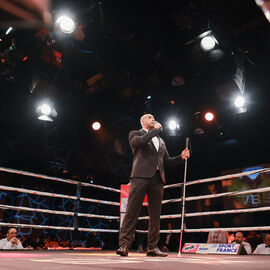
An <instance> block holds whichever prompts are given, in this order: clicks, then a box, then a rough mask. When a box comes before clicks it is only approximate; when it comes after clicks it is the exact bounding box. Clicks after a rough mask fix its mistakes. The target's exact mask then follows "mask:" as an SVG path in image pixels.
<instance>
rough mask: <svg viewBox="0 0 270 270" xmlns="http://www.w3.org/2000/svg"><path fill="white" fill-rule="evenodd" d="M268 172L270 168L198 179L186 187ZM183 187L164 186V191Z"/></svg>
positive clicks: (180, 184)
mask: <svg viewBox="0 0 270 270" xmlns="http://www.w3.org/2000/svg"><path fill="white" fill-rule="evenodd" d="M266 172H270V168H264V169H259V170H253V171H248V172H241V173H235V174H228V175H223V176H217V177H211V178H205V179H198V180H195V181H189V182H187V183H186V186H190V185H194V184H202V183H208V182H214V181H219V180H226V179H232V178H238V177H241V176H246V175H251V174H254V173H266ZM182 185H183V183H177V184H172V185H166V186H164V189H167V188H174V187H180V186H182Z"/></svg>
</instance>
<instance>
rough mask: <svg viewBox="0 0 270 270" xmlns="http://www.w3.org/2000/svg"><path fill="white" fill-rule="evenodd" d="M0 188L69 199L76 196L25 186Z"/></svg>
mask: <svg viewBox="0 0 270 270" xmlns="http://www.w3.org/2000/svg"><path fill="white" fill-rule="evenodd" d="M0 189H2V190H9V191H16V192H21V193H28V194H34V195H42V196H47V197H55V198H64V199H71V200H76V199H77V197H76V196H70V195H63V194H56V193H50V192H44V191H37V190H31V189H25V188H14V187H6V186H0Z"/></svg>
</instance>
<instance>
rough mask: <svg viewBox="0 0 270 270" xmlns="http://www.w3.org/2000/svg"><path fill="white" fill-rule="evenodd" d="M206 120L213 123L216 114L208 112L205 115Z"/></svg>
mask: <svg viewBox="0 0 270 270" xmlns="http://www.w3.org/2000/svg"><path fill="white" fill-rule="evenodd" d="M204 118H205V120H206V121H209V122H210V121H212V120H213V119H214V118H215V116H214V114H213V113H211V112H207V113H206V114H205V115H204Z"/></svg>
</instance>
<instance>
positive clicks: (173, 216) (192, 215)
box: [139, 206, 270, 220]
mask: <svg viewBox="0 0 270 270" xmlns="http://www.w3.org/2000/svg"><path fill="white" fill-rule="evenodd" d="M269 210H270V206H265V207H257V208H250V209H234V210H224V211H209V212H198V213H187V214H185V217H198V216H208V215H222V214H238V213H254V212H263V211H269ZM181 216H182V215H181V214H174V215H161V216H160V219H172V218H181ZM148 219H149V216H143V217H139V220H148Z"/></svg>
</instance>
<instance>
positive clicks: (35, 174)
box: [0, 167, 121, 193]
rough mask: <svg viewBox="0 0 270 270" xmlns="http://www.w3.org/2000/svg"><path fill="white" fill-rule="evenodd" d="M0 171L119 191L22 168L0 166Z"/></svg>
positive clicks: (114, 190)
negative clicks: (31, 171)
mask: <svg viewBox="0 0 270 270" xmlns="http://www.w3.org/2000/svg"><path fill="white" fill-rule="evenodd" d="M0 171H2V172H9V173H15V174H21V175H27V176H31V177H36V178H42V179H47V180H52V181H57V182H63V183H67V184H72V185H77V184H81V185H82V186H86V187H94V188H98V189H103V190H109V191H113V192H118V193H120V192H121V191H120V190H119V189H115V188H111V187H104V186H100V185H94V184H89V183H84V182H78V181H74V180H70V179H63V178H58V177H52V176H47V175H45V174H37V173H30V172H26V171H22V170H15V169H10V168H4V167H0Z"/></svg>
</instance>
